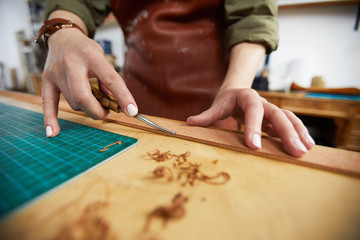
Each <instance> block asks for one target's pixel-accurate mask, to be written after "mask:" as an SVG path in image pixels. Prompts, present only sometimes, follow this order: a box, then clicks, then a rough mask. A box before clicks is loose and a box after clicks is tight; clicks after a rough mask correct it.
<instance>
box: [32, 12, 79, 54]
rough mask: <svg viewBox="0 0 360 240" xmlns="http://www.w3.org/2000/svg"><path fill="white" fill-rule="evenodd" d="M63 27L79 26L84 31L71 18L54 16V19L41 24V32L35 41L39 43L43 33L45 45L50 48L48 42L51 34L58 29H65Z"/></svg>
mask: <svg viewBox="0 0 360 240" xmlns="http://www.w3.org/2000/svg"><path fill="white" fill-rule="evenodd" d="M63 28H77V29H79V30H80V31H81V32H82V33H84V31H83V30H82V29H81V28H80V27H79V26H78V25H77V24H75V23H73V22H72V21H70V20H67V19H64V18H53V19H50V20H45V21H44V25H42V26H41V28H40V29H39V32H38V34H37V36H36V38H35V43H38V42H39V39H40V38H41V36H42V35H43V36H44V42H45V45H46V47H47V48H49V47H48V44H47V41H48V38H49V37H50V36H51V34H54V33H55V32H56V31H58V30H60V29H63ZM84 34H85V33H84Z"/></svg>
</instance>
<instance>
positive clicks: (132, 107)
mask: <svg viewBox="0 0 360 240" xmlns="http://www.w3.org/2000/svg"><path fill="white" fill-rule="evenodd" d="M59 12H60V13H61V14H62V15H60V16H59V15H58V14H59ZM64 12H65V11H55V12H54V14H52V17H62V18H67V19H69V18H70V20H73V18H72V17H74V16H72V15H71V13H68V12H65V14H66V16H63V15H64ZM75 16H76V15H75ZM73 21H74V20H73ZM75 21H78V22H76V23H78V25H80V26H84V24H83V23H79V21H81V20H79V19H78V18H77V19H76V20H75ZM75 21H74V22H75ZM48 45H49V52H48V56H47V59H46V64H45V68H44V72H43V77H42V100H43V113H44V123H45V126H46V134H47V136H48V137H50V136H51V137H53V136H56V135H58V133H59V131H60V127H59V124H58V121H57V113H58V104H59V96H60V92H61V93H62V94H63V95H64V97H65V99H66V100H67V102H68V103H69V105H70V106H71V107H72V108H73V109H74V110H82V111H83V112H85V113H86V114H87V115H89V116H90V117H92V118H94V119H100V118H104V117H105V116H106V115H107V114H108V112H107V111H106V110H105V109H104V108H103V107H102V106H101V105H100V103H99V102H98V101H97V100H96V98H95V97H94V96H93V95H92V93H91V88H90V84H89V78H91V77H97V78H98V80H99V83H100V86H101V88H102V89H103V90H104V91H105V92H107V93H109V92H110V93H111V94H112V95H113V96H114V97H115V98H116V100H117V101H118V102H119V104H120V107H121V108H122V109H123V110H124V112H125V113H127V114H128V115H130V116H133V115H136V114H137V106H136V103H135V100H134V98H133V97H132V95H131V94H130V92H129V90H128V89H127V87H126V86H125V83H124V81H123V80H122V78H121V77H120V75H119V74H118V73H117V72H116V71H115V70H114V68H113V67H112V66H111V65H110V64H109V62H108V61H107V60H106V58H105V55H104V52H103V49H102V48H101V46H100V45H99V44H97V43H96V42H95V41H94V40H92V39H90V38H88V37H87V36H86V35H84V34H83V33H82V32H81V31H79V30H78V29H75V28H66V29H61V30H58V31H57V32H55V33H54V34H52V35H51V36H50V37H49V39H48Z"/></svg>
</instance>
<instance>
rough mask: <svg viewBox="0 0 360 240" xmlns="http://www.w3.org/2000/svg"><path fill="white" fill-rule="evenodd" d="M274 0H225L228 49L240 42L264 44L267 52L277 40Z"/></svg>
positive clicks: (275, 45)
mask: <svg viewBox="0 0 360 240" xmlns="http://www.w3.org/2000/svg"><path fill="white" fill-rule="evenodd" d="M277 9H278V8H277V1H276V0H225V14H226V20H227V33H226V34H227V43H228V47H229V49H230V48H232V47H233V46H234V45H236V44H238V43H241V42H256V43H262V44H264V45H265V46H266V51H267V53H270V52H272V51H274V50H276V48H277V46H278V42H279V37H278V21H277Z"/></svg>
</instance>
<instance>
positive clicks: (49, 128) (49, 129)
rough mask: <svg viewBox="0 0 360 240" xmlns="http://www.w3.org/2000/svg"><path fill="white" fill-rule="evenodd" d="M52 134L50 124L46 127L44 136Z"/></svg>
mask: <svg viewBox="0 0 360 240" xmlns="http://www.w3.org/2000/svg"><path fill="white" fill-rule="evenodd" d="M51 135H52V129H51V127H50V126H47V127H46V137H51Z"/></svg>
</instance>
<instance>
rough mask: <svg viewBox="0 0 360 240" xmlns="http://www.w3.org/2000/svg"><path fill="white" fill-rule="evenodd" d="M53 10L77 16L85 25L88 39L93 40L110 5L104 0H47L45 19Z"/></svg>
mask: <svg viewBox="0 0 360 240" xmlns="http://www.w3.org/2000/svg"><path fill="white" fill-rule="evenodd" d="M55 10H66V11H69V12H72V13H74V14H76V15H78V16H79V17H80V18H81V19H82V20H83V21H84V23H85V24H86V27H87V29H88V31H89V37H91V38H93V37H94V35H95V29H96V27H97V26H100V25H101V24H102V23H103V21H104V19H105V17H106V16H107V15H108V14H109V12H110V4H109V1H104V0H47V1H46V4H45V11H44V17H45V19H47V18H48V17H49V15H50V13H51V12H53V11H55Z"/></svg>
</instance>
